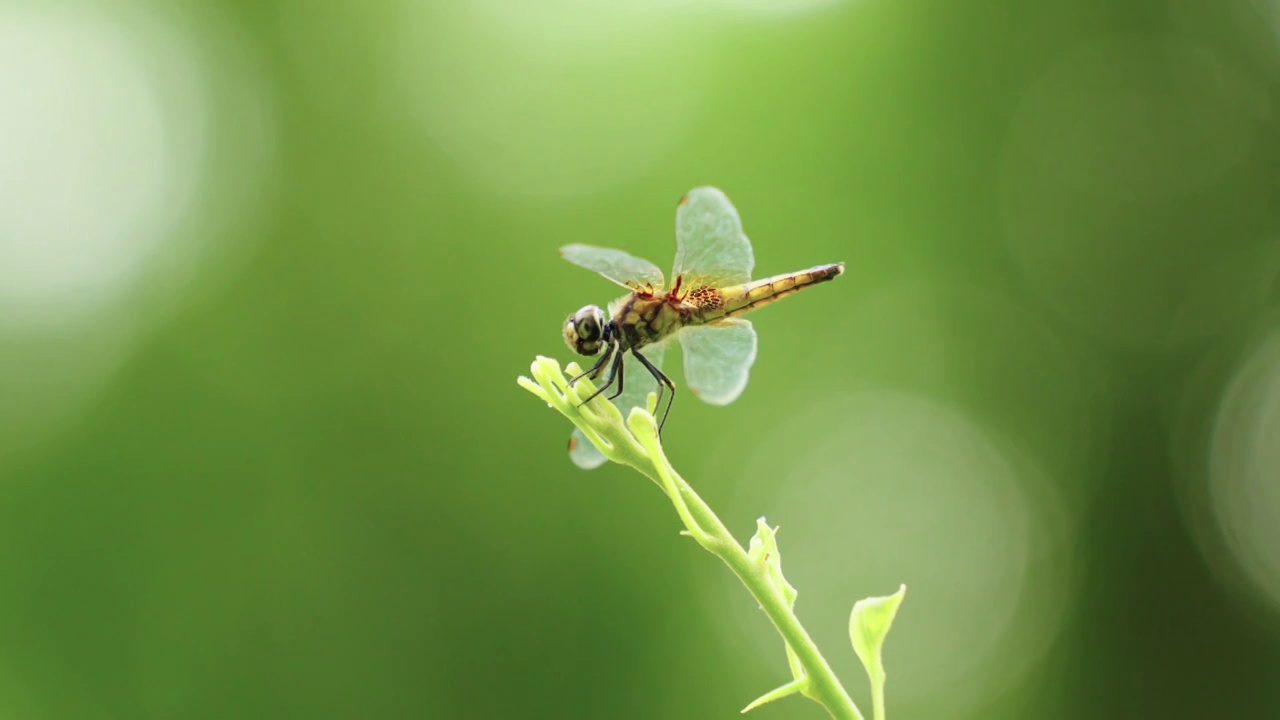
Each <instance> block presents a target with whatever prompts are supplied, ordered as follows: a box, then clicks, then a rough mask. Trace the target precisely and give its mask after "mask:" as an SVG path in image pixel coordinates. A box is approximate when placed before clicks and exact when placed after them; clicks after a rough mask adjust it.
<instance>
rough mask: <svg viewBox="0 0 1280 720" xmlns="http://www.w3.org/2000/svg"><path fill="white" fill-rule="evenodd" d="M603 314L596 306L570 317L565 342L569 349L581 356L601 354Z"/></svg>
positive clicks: (565, 324) (583, 309)
mask: <svg viewBox="0 0 1280 720" xmlns="http://www.w3.org/2000/svg"><path fill="white" fill-rule="evenodd" d="M603 324H604V323H603V313H601V312H600V308H598V307H596V306H595V305H588V306H586V307H584V308H582V309H581V310H579V311H578V312H576V313H574V314H572V315H570V316H569V319H568V320H566V321H565V323H564V341H565V343H567V344H568V345H569V349H571V350H573V351H574V352H576V353H578V354H579V355H598V354H599V353H600V347H601V345H602V343H601V326H602V325H603Z"/></svg>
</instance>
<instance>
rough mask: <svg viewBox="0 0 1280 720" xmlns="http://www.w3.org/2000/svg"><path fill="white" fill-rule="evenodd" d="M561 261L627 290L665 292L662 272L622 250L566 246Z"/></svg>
mask: <svg viewBox="0 0 1280 720" xmlns="http://www.w3.org/2000/svg"><path fill="white" fill-rule="evenodd" d="M560 257H562V258H564V259H565V260H568V261H569V262H571V263H573V264H574V265H578V266H580V267H584V268H586V269H588V270H594V271H596V272H598V273H600V274H601V275H603V276H605V277H607V278H609V279H610V280H612V281H614V282H616V283H618V284H619V285H621V286H623V287H625V288H631V289H635V288H641V287H645V286H646V285H648V286H652V288H653V289H654V290H660V289H662V271H661V270H659V269H658V266H657V265H654V264H653V263H651V262H649V261H648V260H644V259H641V258H638V257H636V256H634V255H628V254H627V253H624V252H622V251H621V250H613V249H611V248H602V247H595V246H592V245H565V246H564V247H562V248H560Z"/></svg>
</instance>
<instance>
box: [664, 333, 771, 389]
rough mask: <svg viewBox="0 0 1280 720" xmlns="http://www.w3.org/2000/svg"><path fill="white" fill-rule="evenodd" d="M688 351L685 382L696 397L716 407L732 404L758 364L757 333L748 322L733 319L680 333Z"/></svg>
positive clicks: (685, 362)
mask: <svg viewBox="0 0 1280 720" xmlns="http://www.w3.org/2000/svg"><path fill="white" fill-rule="evenodd" d="M678 337H679V338H680V346H681V347H682V348H684V382H685V385H688V386H689V389H690V390H691V391H693V394H694V395H697V396H698V397H699V398H702V399H703V400H705V401H706V402H708V403H711V404H712V405H728V404H729V403H731V402H733V401H734V400H737V399H738V396H739V395H741V394H742V391H743V390H744V389H746V387H747V375H748V374H749V373H750V372H751V364H752V363H754V362H755V361H756V330H755V328H753V327H751V323H750V322H749V321H747V320H741V319H737V318H731V319H729V320H723V321H721V322H719V323H714V324H711V325H694V326H692V327H687V328H685V329H684V330H681V331H680V334H679V335H678Z"/></svg>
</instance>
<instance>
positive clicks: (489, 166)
mask: <svg viewBox="0 0 1280 720" xmlns="http://www.w3.org/2000/svg"><path fill="white" fill-rule="evenodd" d="M576 5H578V3H555V4H553V5H552V6H550V7H547V8H544V7H543V6H541V5H539V6H538V8H539V10H538V12H537V13H536V16H537V17H536V21H535V20H530V22H529V23H520V22H512V19H511V18H508V17H505V13H504V12H502V11H498V12H495V7H499V8H502V9H503V10H505V9H506V5H505V4H502V3H497V2H496V0H488V1H487V2H484V3H480V4H478V5H477V4H464V3H453V4H435V5H430V4H428V5H413V6H411V7H409V8H407V9H406V10H405V16H404V18H403V22H401V23H400V28H399V33H400V37H399V40H398V43H396V44H395V48H396V57H395V58H394V67H393V68H392V71H391V75H392V76H393V77H394V78H395V81H394V82H395V84H396V87H395V96H396V97H397V98H406V99H407V102H408V103H409V105H410V107H409V110H410V112H411V113H412V114H413V115H414V116H415V117H416V118H417V120H418V121H419V122H420V124H421V127H422V130H423V131H424V133H425V135H426V137H427V138H429V139H430V140H431V141H432V142H433V143H434V144H435V145H436V146H437V147H438V148H439V149H440V150H442V151H443V152H444V153H445V154H446V155H448V156H449V157H450V158H452V159H453V161H454V163H455V164H456V166H457V167H458V169H459V170H460V171H461V172H462V173H464V174H466V175H468V176H469V177H471V178H472V179H473V180H475V181H476V182H479V183H481V184H483V185H484V186H485V187H487V188H489V189H492V190H496V191H498V192H501V193H504V194H509V195H531V196H548V195H552V196H554V195H575V194H584V193H594V192H597V191H599V190H601V189H603V188H607V187H609V186H612V185H615V184H617V183H620V182H623V181H625V180H628V179H632V178H635V177H637V176H639V175H641V174H642V173H644V172H645V171H647V170H648V169H650V168H652V167H654V166H655V165H656V164H657V163H658V162H659V161H660V160H662V159H663V158H664V157H666V156H667V155H668V154H669V153H670V152H671V151H672V150H673V149H674V148H675V147H676V146H677V144H678V143H679V142H680V141H681V140H683V139H684V138H685V136H686V135H687V133H688V131H689V129H690V127H691V126H692V123H693V121H694V119H695V118H696V117H697V115H698V112H699V110H700V108H701V105H702V102H703V99H704V96H705V94H706V92H707V90H708V87H707V86H708V83H709V80H710V74H709V61H710V59H711V56H710V53H712V52H713V48H712V46H711V44H709V43H707V42H706V41H705V38H703V41H702V42H695V38H697V37H699V36H698V35H697V34H696V30H695V29H694V28H693V27H690V26H685V25H683V24H681V23H678V22H675V21H676V20H678V18H679V17H680V16H681V14H680V13H677V12H676V11H675V10H674V6H672V8H667V9H666V10H663V7H661V6H659V7H657V8H654V9H653V12H652V14H639V15H637V14H636V13H635V12H634V11H633V10H627V9H626V8H627V7H628V5H627V4H626V3H614V4H609V5H607V11H606V10H605V9H603V8H605V7H606V6H604V5H602V6H600V7H599V8H597V9H595V10H594V11H592V12H588V13H576V12H574V11H573V10H574V7H575V6H576ZM523 14H527V10H521V11H520V12H517V13H515V17H517V18H518V17H521V16H522V15H523ZM500 18H501V19H500ZM664 19H670V20H671V21H672V22H663V20H664ZM535 30H536V31H535Z"/></svg>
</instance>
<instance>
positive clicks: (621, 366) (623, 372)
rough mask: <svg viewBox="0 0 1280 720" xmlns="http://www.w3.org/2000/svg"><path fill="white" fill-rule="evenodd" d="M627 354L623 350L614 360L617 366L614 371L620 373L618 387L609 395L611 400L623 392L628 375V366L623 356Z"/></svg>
mask: <svg viewBox="0 0 1280 720" xmlns="http://www.w3.org/2000/svg"><path fill="white" fill-rule="evenodd" d="M625 354H626V353H622V352H620V353H618V357H617V359H615V360H614V361H613V364H614V365H616V366H617V367H615V368H614V371H615V372H617V373H618V389H617V390H614V391H613V394H612V395H610V396H609V400H610V401H612V400H613V399H614V398H616V397H618V396H619V395H621V394H622V382H623V380H625V379H626V377H627V366H626V365H625V364H623V362H622V356H623V355H625Z"/></svg>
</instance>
